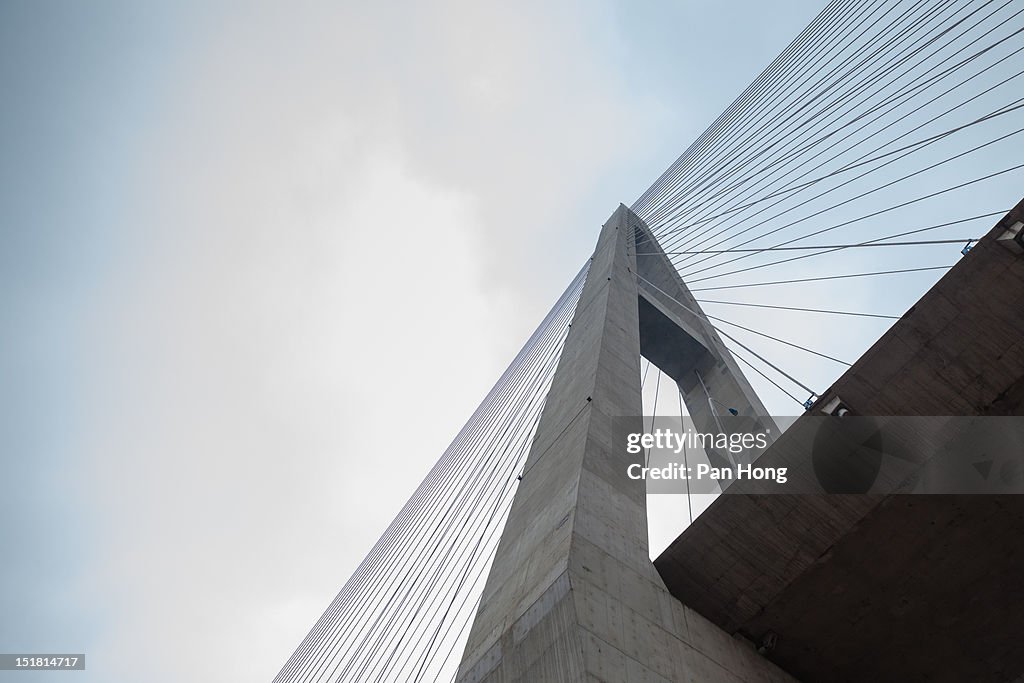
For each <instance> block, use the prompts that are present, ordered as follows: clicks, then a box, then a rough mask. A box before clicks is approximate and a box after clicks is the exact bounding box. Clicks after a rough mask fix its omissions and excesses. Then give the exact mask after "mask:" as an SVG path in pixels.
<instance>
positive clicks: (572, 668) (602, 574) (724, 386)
mask: <svg viewBox="0 0 1024 683" xmlns="http://www.w3.org/2000/svg"><path fill="white" fill-rule="evenodd" d="M641 354H642V355H644V356H645V357H647V358H648V359H649V360H650V361H651V362H652V363H654V364H656V365H657V366H658V367H659V368H661V369H662V371H663V372H665V373H666V374H667V375H668V376H670V377H671V378H672V379H673V380H674V381H675V382H676V383H677V384H678V386H679V390H680V392H681V393H682V395H683V397H684V400H685V403H686V406H687V410H688V412H689V413H690V415H691V417H692V419H693V422H694V426H695V428H697V429H699V430H701V431H705V430H709V431H718V430H719V429H720V426H721V422H720V420H719V419H718V413H717V411H718V409H720V407H721V406H729V407H732V408H734V409H735V410H736V411H737V412H738V413H740V414H741V415H745V416H750V417H752V418H753V419H754V420H756V421H757V422H758V423H759V424H760V426H761V427H762V428H764V429H766V430H770V431H771V432H772V433H777V432H776V431H775V430H774V425H773V424H772V422H771V418H770V417H768V415H767V412H766V410H765V408H764V406H763V405H762V404H761V402H760V400H759V399H758V397H757V395H756V394H755V393H754V391H753V389H752V388H751V387H750V385H749V384H748V382H747V381H746V379H745V378H744V377H743V374H742V372H740V369H739V367H738V366H737V364H736V361H735V359H734V358H733V357H732V356H731V355H730V353H729V351H728V350H727V349H726V347H725V346H724V344H723V343H722V341H721V339H720V338H719V336H718V334H717V333H716V331H715V330H714V328H712V327H711V325H710V324H709V322H708V320H707V318H706V317H705V316H704V314H703V312H702V311H701V309H700V306H699V304H698V303H697V302H696V301H695V300H694V298H693V296H692V295H691V294H690V292H689V291H688V290H687V288H686V285H685V284H684V283H683V282H682V280H681V279H680V277H679V275H678V273H677V271H676V269H675V268H674V267H673V266H672V265H671V263H670V262H669V260H668V258H667V256H666V255H665V254H664V252H663V251H662V250H661V248H660V247H659V246H658V243H657V241H656V240H655V238H654V236H653V234H651V232H650V231H649V230H648V229H647V227H646V226H645V225H644V223H643V221H641V219H640V218H639V217H637V216H636V214H634V213H633V212H632V211H630V210H629V209H628V208H627V207H625V206H622V205H620V206H619V208H618V209H617V210H616V211H615V212H614V213H613V214H612V216H611V218H610V219H609V220H608V221H607V222H606V223H605V225H604V226H603V228H602V230H601V233H600V237H599V238H598V242H597V247H596V249H595V250H594V255H593V258H592V261H591V265H590V270H589V273H588V275H587V281H586V284H585V285H584V288H583V291H582V294H581V296H580V299H579V303H578V305H577V307H576V311H575V316H574V319H573V322H572V327H571V329H570V331H569V334H568V336H567V338H566V341H565V345H564V348H563V351H562V355H561V358H560V361H559V365H558V368H557V370H556V372H555V375H554V379H553V381H552V384H551V388H550V391H549V393H548V396H547V402H546V404H545V408H544V412H543V415H542V417H541V420H540V422H539V425H538V427H537V431H536V435H535V437H534V440H533V443H532V446H531V450H530V454H529V457H528V459H527V461H526V466H525V468H524V470H523V477H522V481H521V482H520V484H519V488H518V491H517V493H516V497H515V501H514V503H513V505H512V508H511V511H510V513H509V516H508V520H507V522H506V524H505V528H504V532H503V534H502V537H501V540H500V542H499V545H498V549H497V552H496V554H495V558H494V561H493V564H492V566H491V569H490V574H489V576H488V579H487V583H486V587H485V588H484V592H483V596H482V598H481V601H480V606H479V608H478V611H477V614H476V617H475V620H474V622H473V626H472V629H471V631H470V635H469V639H468V642H467V645H466V648H465V651H464V654H463V658H462V662H461V665H460V667H459V673H458V677H457V680H458V681H459V682H460V683H477V682H478V681H514V680H523V681H531V682H533V681H567V682H573V681H607V682H609V683H613V682H614V683H619V682H621V681H658V682H660V681H702V682H708V681H710V682H717V681H721V682H723V683H725V682H730V683H734V682H738V681H791V680H794V679H792V678H791V677H790V676H789V675H788V674H786V673H785V672H783V671H782V670H781V669H778V668H777V667H775V665H773V664H772V663H770V662H769V661H767V660H766V659H764V658H762V657H761V656H759V655H758V654H757V652H756V651H755V649H754V647H753V645H751V644H750V643H748V642H746V641H741V640H738V639H735V638H733V637H732V636H730V635H729V634H727V633H726V632H725V631H723V630H721V629H720V628H718V627H717V626H715V625H714V624H712V623H711V622H709V621H708V620H706V619H705V618H704V617H702V616H700V615H699V614H697V613H696V612H694V611H693V610H691V609H688V608H687V607H686V606H685V605H683V604H682V603H680V602H679V601H678V600H676V599H675V598H674V597H673V596H672V595H671V594H670V593H669V592H668V590H667V589H666V587H665V584H664V583H663V582H662V580H661V577H660V576H659V575H658V572H657V571H656V570H655V568H654V565H653V563H652V562H651V560H650V559H649V552H648V542H647V510H646V484H645V482H644V481H643V480H632V479H630V478H629V477H627V475H626V470H627V467H628V465H629V461H628V460H626V457H627V456H625V454H624V453H623V448H622V446H623V444H621V443H616V442H615V441H616V440H615V437H614V434H615V430H614V429H613V421H615V420H624V421H626V422H629V421H631V420H632V421H635V430H633V431H640V430H641V429H642V425H641V415H642V412H643V408H642V405H641V386H640V356H641ZM709 457H711V458H712V459H714V458H716V457H718V458H722V459H725V458H726V456H725V455H724V454H715V453H709Z"/></svg>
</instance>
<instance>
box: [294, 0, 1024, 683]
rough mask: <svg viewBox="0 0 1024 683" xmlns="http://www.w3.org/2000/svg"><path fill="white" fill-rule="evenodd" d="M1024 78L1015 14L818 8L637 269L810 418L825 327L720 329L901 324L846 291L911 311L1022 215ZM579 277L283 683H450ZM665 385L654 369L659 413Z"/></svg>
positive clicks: (646, 203) (704, 151) (696, 146)
mask: <svg viewBox="0 0 1024 683" xmlns="http://www.w3.org/2000/svg"><path fill="white" fill-rule="evenodd" d="M1021 76H1024V6H1022V4H1021V3H1020V2H1015V1H1014V0H832V2H830V3H829V4H828V5H827V6H826V7H825V9H824V10H822V12H821V13H820V14H819V15H818V16H817V17H815V19H814V20H813V21H812V22H811V23H810V24H809V25H808V26H807V27H806V28H805V29H804V30H803V31H802V32H801V33H800V34H799V35H798V36H797V37H796V38H795V39H794V40H793V41H792V42H791V43H790V44H789V45H788V46H787V47H786V48H785V49H784V50H783V52H782V53H781V54H780V55H779V56H778V57H777V58H776V59H775V60H774V61H773V62H772V63H771V64H770V65H769V66H768V67H767V68H766V69H765V70H764V71H762V72H761V73H760V74H759V75H758V76H757V78H755V79H754V81H753V82H752V83H751V84H750V85H749V86H748V87H747V88H746V89H745V90H744V91H743V92H742V93H741V94H740V95H739V97H737V98H736V99H735V100H734V101H733V102H732V103H731V104H730V105H729V106H728V107H727V108H726V109H725V111H723V112H722V113H721V115H719V116H718V118H717V119H715V120H714V121H713V122H712V124H711V125H710V127H709V128H708V129H707V130H706V131H704V133H702V134H701V135H700V136H699V137H698V138H697V139H696V140H695V141H694V143H693V144H692V145H691V146H690V147H689V148H687V149H686V150H685V151H684V152H683V153H682V154H681V155H680V156H679V157H678V158H677V159H676V160H675V162H673V163H672V164H671V165H670V166H669V167H668V169H666V170H665V172H664V173H663V174H662V175H661V176H660V177H659V178H658V179H657V180H656V181H655V182H654V183H653V184H652V185H651V186H650V187H649V188H648V189H647V190H646V191H645V192H644V193H643V194H642V195H641V196H640V197H639V198H638V199H637V200H636V201H635V202H634V203H633V206H632V209H633V211H634V212H636V213H637V214H638V215H639V216H640V217H641V218H642V219H643V220H644V221H645V222H646V224H647V225H648V227H649V228H650V230H651V234H653V236H654V238H655V239H656V241H653V240H647V239H643V238H641V239H638V241H637V245H636V246H637V254H638V255H644V254H660V253H664V254H665V256H666V258H668V259H669V260H670V262H671V263H672V264H673V265H674V266H675V267H676V268H677V270H678V271H679V272H680V273H681V275H682V277H683V279H684V280H685V281H686V283H687V285H688V286H690V285H696V286H691V287H689V289H690V291H691V292H694V293H697V292H710V291H714V292H716V294H715V295H713V296H712V297H708V298H704V295H700V296H701V298H700V299H699V300H698V301H699V302H700V304H702V305H707V306H709V307H713V308H712V311H713V312H714V313H716V314H714V315H713V314H710V313H704V312H703V311H698V310H692V309H690V308H689V307H687V306H686V305H685V304H683V303H681V302H678V301H677V302H676V303H679V305H682V306H684V308H687V310H691V312H692V313H694V314H695V315H699V316H701V317H703V319H704V320H705V321H706V322H707V323H708V325H710V326H711V327H712V328H713V329H714V330H715V331H716V332H717V333H718V334H720V335H721V336H722V338H723V339H724V340H725V341H726V343H728V345H729V347H730V349H731V350H732V352H733V354H734V355H735V356H736V358H737V359H738V360H739V361H740V362H742V363H743V364H744V365H745V366H747V367H749V368H750V369H751V370H753V371H754V372H755V373H756V374H757V375H758V376H759V377H761V378H763V379H764V380H765V381H766V382H767V383H768V384H769V386H771V387H773V388H774V390H778V391H779V392H780V393H781V394H783V395H785V396H787V397H788V398H789V399H791V400H793V401H795V402H797V403H800V404H803V403H804V401H803V400H801V398H800V397H799V396H798V393H800V392H804V393H805V395H806V394H807V393H810V394H811V395H814V390H813V388H812V385H814V384H815V381H822V378H825V377H827V375H828V373H831V372H835V371H836V367H835V366H837V365H839V366H842V367H845V366H848V365H849V362H848V361H846V360H843V358H841V357H839V356H842V355H846V356H849V355H850V353H849V351H850V350H849V349H847V350H846V351H847V353H836V352H833V351H832V349H831V348H826V349H824V350H818V349H816V348H812V346H813V344H810V343H809V342H806V341H805V340H804V339H802V338H798V339H797V341H794V340H793V335H797V336H798V337H799V335H800V333H801V332H802V331H806V330H808V329H810V330H812V331H819V327H820V326H815V327H809V326H805V327H803V328H801V327H799V326H798V325H794V324H792V323H788V324H787V330H788V333H787V334H774V333H772V332H769V331H765V330H764V329H761V324H760V323H758V322H757V321H756V320H749V319H747V318H742V319H740V320H735V319H726V318H724V317H722V316H723V315H727V314H728V315H731V314H732V313H735V314H738V315H747V316H755V315H758V314H761V315H765V314H766V313H768V312H770V314H771V315H775V314H776V312H778V313H779V314H781V315H801V316H802V315H810V316H822V315H824V316H829V318H828V319H829V320H835V321H837V322H842V321H850V322H853V321H856V322H857V324H858V325H862V326H863V325H866V324H872V323H875V322H877V321H882V323H881V324H886V325H887V324H890V321H891V320H894V319H897V318H898V317H899V316H898V315H895V313H896V311H893V310H889V311H866V310H863V309H864V308H866V306H864V305H862V304H860V302H859V301H858V303H857V304H855V303H854V302H853V301H849V299H850V298H851V297H849V296H848V294H849V292H850V291H851V287H852V286H853V285H854V283H856V285H857V287H859V288H861V289H867V288H868V287H870V286H871V285H870V283H875V282H878V281H884V282H891V281H894V280H896V278H897V276H909V277H906V278H905V279H904V280H902V282H904V283H906V282H910V281H912V282H913V283H914V284H913V285H912V286H911V285H906V284H905V286H903V287H902V289H901V290H900V291H902V292H903V293H904V299H903V300H905V301H906V302H908V303H909V302H910V301H913V300H915V299H916V298H917V295H919V293H920V290H921V289H923V288H924V287H926V286H928V285H929V284H930V282H929V281H928V278H934V277H935V276H936V275H939V274H941V273H942V272H944V271H945V270H947V269H948V268H950V267H951V263H952V262H954V261H955V260H956V258H957V257H958V255H959V254H960V253H961V252H964V253H965V252H966V250H967V249H969V248H970V245H971V242H972V241H973V240H974V239H977V238H978V237H979V236H980V235H981V234H983V233H984V232H985V231H986V230H987V229H988V227H990V225H991V223H992V222H993V219H994V218H995V217H997V216H1000V215H1002V214H1003V213H1005V210H1006V209H1005V208H1003V207H1006V206H1010V205H1012V204H1014V203H1015V202H1016V200H1017V199H1018V194H1019V190H1017V187H1016V185H1019V182H1020V179H1021V171H1022V169H1024V164H1021V163H1017V161H1018V157H1019V155H1018V154H1014V153H1011V151H1013V152H1015V151H1016V150H1018V149H1019V147H1020V144H1021V139H1022V137H1024V136H1022V135H1021V134H1022V133H1024V119H1022V112H1024V97H1020V96H1019V95H1020V92H1021V84H1022V82H1024V79H1021ZM949 231H953V232H949ZM925 233H927V234H925ZM825 235H828V237H826V238H824V240H825V241H821V239H822V237H823V236H825ZM911 235H915V236H916V237H914V238H913V239H902V238H906V237H908V236H911ZM881 247H885V248H881ZM951 250H956V251H955V252H954V253H951ZM586 274H587V268H586V267H584V268H583V269H582V270H581V271H580V273H579V274H578V275H577V276H576V277H575V279H574V280H573V281H572V283H571V284H570V285H569V287H568V288H567V289H566V290H565V292H564V293H563V294H562V296H561V297H560V298H559V300H558V302H557V303H556V304H555V306H554V307H553V308H552V309H551V311H550V312H549V313H548V315H547V316H546V317H545V319H544V321H543V322H542V323H541V325H540V326H539V327H538V328H537V330H536V331H535V332H534V334H533V335H532V336H531V337H530V339H529V341H528V342H527V343H526V345H525V346H524V347H523V349H522V351H520V353H519V354H518V355H517V356H516V358H515V359H514V360H513V362H512V363H511V365H510V366H509V367H508V369H507V370H506V371H505V373H504V374H503V375H502V376H501V378H500V379H499V380H498V382H497V383H496V384H495V385H494V387H493V388H492V389H491V391H490V393H489V394H488V395H487V397H486V398H485V399H484V401H483V402H482V403H481V405H480V407H479V408H478V409H477V410H476V412H475V413H474V414H473V416H472V417H471V418H470V420H469V421H468V422H467V423H466V425H465V426H464V427H463V429H462V430H461V431H460V432H459V434H458V435H457V436H456V438H455V440H454V441H453V442H452V444H451V446H449V448H448V449H447V450H446V451H445V453H444V454H443V455H442V456H441V458H440V459H439V460H438V462H437V463H436V465H435V466H434V467H433V469H432V470H431V471H430V473H429V474H428V475H427V477H426V478H425V479H424V481H423V483H422V484H421V485H420V486H419V488H418V489H417V490H416V491H415V493H413V495H412V497H411V498H410V499H409V501H408V502H407V503H406V505H405V506H404V507H403V508H402V509H401V511H400V512H399V513H398V515H397V516H396V517H395V519H394V521H393V522H392V523H391V525H390V526H389V527H388V528H387V530H386V531H385V532H384V534H383V535H382V536H381V538H380V540H379V541H378V542H377V544H376V545H375V546H374V547H373V549H372V550H371V551H370V553H369V554H368V555H367V557H366V558H365V559H364V560H363V562H362V563H361V564H360V565H359V567H358V568H357V569H356V571H355V573H354V574H353V575H352V577H351V578H350V579H349V580H348V582H347V583H346V584H345V585H344V587H343V588H342V589H341V591H340V592H339V593H338V595H337V597H336V598H335V599H334V600H333V601H332V602H331V604H330V605H329V606H328V608H327V610H326V611H325V612H324V614H323V616H322V617H321V618H320V619H319V621H317V623H316V624H315V625H314V627H313V629H312V630H311V631H310V632H309V634H308V635H307V636H306V638H305V639H304V640H303V641H302V642H301V643H300V644H299V646H298V647H297V648H296V650H295V652H294V653H293V655H292V656H291V658H290V659H289V660H288V661H287V662H286V664H285V665H284V667H283V668H282V670H281V671H280V673H279V674H278V675H277V677H276V678H275V682H276V683H314V682H316V683H321V682H325V681H360V682H364V681H434V680H445V679H451V678H453V677H454V674H455V666H456V665H457V661H458V655H459V653H460V652H461V648H462V646H463V644H464V641H465V638H466V636H467V628H468V626H469V624H470V622H471V619H472V616H473V614H474V613H475V610H476V607H477V603H478V600H479V599H480V595H481V591H482V589H483V581H484V580H485V579H486V576H487V570H488V568H489V566H490V562H491V559H492V557H493V554H494V551H495V548H496V545H497V543H498V539H499V537H500V530H501V528H502V527H503V525H504V520H505V518H506V516H507V514H508V510H509V508H510V506H511V502H512V499H513V496H514V494H515V491H516V487H517V482H518V480H519V478H520V477H521V476H522V475H523V466H524V462H525V459H526V456H527V455H528V451H529V446H530V442H531V440H532V438H533V434H534V431H535V429H536V426H537V422H538V420H539V418H540V414H541V411H542V409H543V406H544V401H545V397H546V395H547V391H548V387H549V385H550V382H551V378H552V376H553V374H554V370H555V368H556V366H557V364H558V361H559V358H560V354H561V349H562V345H563V343H564V341H565V338H566V334H567V332H568V329H569V325H570V322H571V320H572V316H573V312H574V310H575V307H576V304H577V302H578V300H579V296H580V292H581V290H582V287H583V284H584V281H585V279H586ZM641 279H642V278H641ZM647 285H648V286H651V287H653V286H654V285H652V284H651V283H649V282H648V283H647ZM915 287H916V288H917V289H915ZM655 289H657V288H656V287H655ZM736 289H739V290H745V296H743V297H742V300H728V299H720V298H718V296H719V294H718V293H719V292H723V291H728V290H736ZM658 291H661V290H658ZM780 292H784V294H780ZM759 293H760V294H762V298H761V299H760V300H758V295H759ZM765 293H767V294H765ZM662 294H665V295H666V296H669V295H667V294H666V293H664V292H662ZM724 296H728V294H726V295H724ZM765 296H770V297H773V298H765ZM783 296H784V297H785V299H786V300H785V301H784V302H780V301H779V298H781V297H783ZM798 297H799V300H797V298H798ZM669 298H672V297H669ZM889 298H890V299H892V297H889ZM822 299H825V300H827V301H828V302H829V305H824V304H822V303H820V300H822ZM832 302H839V303H838V304H836V305H833V304H832ZM757 320H764V318H760V319H757ZM723 325H724V326H728V327H727V328H723ZM797 353H799V354H800V355H799V356H797V355H790V354H797ZM834 354H836V355H834ZM769 355H773V357H772V358H769ZM783 355H784V357H785V359H786V360H785V361H782V360H780V359H779V356H783ZM798 358H799V359H800V360H797V359H798ZM822 362H824V363H827V364H828V366H827V369H821V370H819V371H818V372H817V373H812V372H811V369H810V368H811V366H810V363H822ZM793 365H798V366H799V370H797V371H794V370H793V369H792V366H793ZM783 366H787V367H788V369H787V367H783ZM823 367H824V366H823ZM649 369H650V363H649V362H648V365H647V366H646V368H645V369H644V371H643V380H642V381H645V380H646V377H647V374H648V371H649ZM808 374H814V375H815V381H810V380H807V379H806V376H807V375H808ZM798 375H799V376H798ZM660 383H661V372H660V370H659V371H658V375H657V376H656V378H655V379H654V386H655V396H657V393H658V389H659V388H660ZM655 400H657V399H655ZM655 408H656V403H655ZM680 412H682V405H680ZM527 474H528V473H527ZM690 515H691V517H692V509H691V510H690Z"/></svg>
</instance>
